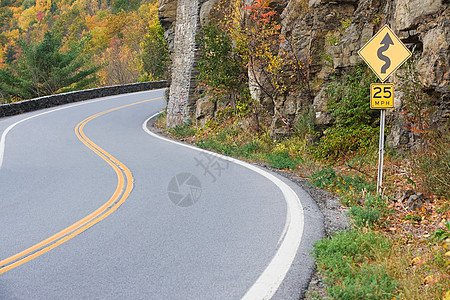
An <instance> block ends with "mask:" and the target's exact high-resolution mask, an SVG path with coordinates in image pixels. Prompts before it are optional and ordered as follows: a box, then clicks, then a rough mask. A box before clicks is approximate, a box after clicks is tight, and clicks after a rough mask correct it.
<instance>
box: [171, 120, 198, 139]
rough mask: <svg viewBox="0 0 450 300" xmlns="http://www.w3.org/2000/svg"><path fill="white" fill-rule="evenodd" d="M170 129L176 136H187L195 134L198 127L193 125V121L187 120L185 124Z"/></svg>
mask: <svg viewBox="0 0 450 300" xmlns="http://www.w3.org/2000/svg"><path fill="white" fill-rule="evenodd" d="M168 131H169V133H170V134H172V135H173V136H174V137H176V138H186V137H189V136H193V135H195V133H196V132H197V129H196V128H195V127H194V126H193V125H192V122H186V123H184V124H183V125H178V126H176V127H174V128H172V129H169V130H168Z"/></svg>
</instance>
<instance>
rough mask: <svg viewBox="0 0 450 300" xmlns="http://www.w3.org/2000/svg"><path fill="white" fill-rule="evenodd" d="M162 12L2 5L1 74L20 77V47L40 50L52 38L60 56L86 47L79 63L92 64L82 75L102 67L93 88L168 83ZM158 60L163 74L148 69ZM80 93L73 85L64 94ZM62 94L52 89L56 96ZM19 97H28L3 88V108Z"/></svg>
mask: <svg viewBox="0 0 450 300" xmlns="http://www.w3.org/2000/svg"><path fill="white" fill-rule="evenodd" d="M158 7H159V3H158V1H157V0H133V1H123V0H75V1H73V0H72V1H71V0H56V1H55V0H52V1H51V0H37V1H33V0H24V1H18V0H2V1H1V2H0V28H1V30H0V32H1V33H0V69H2V70H5V71H6V70H9V71H11V72H13V73H14V76H16V77H17V76H18V77H20V74H19V73H18V72H15V71H14V70H17V69H18V67H19V63H20V61H21V57H22V56H23V50H22V48H23V47H22V46H21V43H22V45H23V44H26V45H30V46H31V45H36V44H39V43H40V42H42V41H43V40H44V37H45V35H46V34H47V33H51V34H52V35H53V36H55V37H60V43H59V44H58V46H59V48H58V49H57V51H56V53H59V54H60V55H65V53H69V52H70V51H71V49H72V50H73V49H75V48H76V47H78V45H79V44H80V41H84V42H83V47H82V48H81V49H78V50H79V53H78V56H79V59H80V60H83V59H82V58H87V59H86V60H84V64H83V65H82V66H80V68H79V71H87V70H91V69H92V68H95V67H96V66H101V67H102V68H101V69H98V70H96V72H95V73H96V75H97V76H96V80H91V81H90V83H89V87H95V86H105V85H114V84H124V83H131V82H137V81H147V80H159V79H164V78H166V76H167V66H168V55H167V54H166V53H167V44H166V43H165V40H164V37H163V32H162V29H161V28H160V25H159V21H158V18H157V11H158ZM155 48H157V49H158V51H159V52H158V53H155V51H154V49H155ZM78 50H77V51H78ZM155 54H158V55H160V54H162V56H161V55H160V57H162V58H163V60H164V61H159V62H158V66H159V67H158V68H152V66H151V64H150V65H149V61H153V59H154V56H152V55H155ZM75 74H76V73H73V74H71V75H72V76H75ZM78 87H79V86H78ZM78 87H77V86H75V83H71V84H70V85H69V86H66V87H62V88H64V89H69V90H70V89H75V88H78ZM62 90H63V89H57V90H54V89H52V90H51V92H52V93H53V92H60V91H62ZM49 92H50V91H49ZM18 96H19V98H23V97H29V96H25V94H23V93H22V94H21V95H18V94H14V93H12V89H5V88H0V102H8V101H11V100H12V99H17V97H18ZM33 96H34V95H33Z"/></svg>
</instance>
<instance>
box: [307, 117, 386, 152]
mask: <svg viewBox="0 0 450 300" xmlns="http://www.w3.org/2000/svg"><path fill="white" fill-rule="evenodd" d="M378 132H379V129H378V128H375V127H372V126H370V125H367V124H362V125H352V126H348V127H347V126H333V127H330V128H328V129H326V130H325V131H324V135H323V136H322V138H321V141H320V143H319V144H318V145H317V146H316V147H315V148H314V149H313V151H314V152H313V155H314V157H315V158H317V159H319V160H335V159H338V158H340V157H344V156H348V155H351V154H353V153H357V152H358V151H360V150H361V149H369V148H371V149H373V151H376V143H377V140H378V136H379V134H378Z"/></svg>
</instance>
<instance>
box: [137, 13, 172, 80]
mask: <svg viewBox="0 0 450 300" xmlns="http://www.w3.org/2000/svg"><path fill="white" fill-rule="evenodd" d="M141 47H142V54H141V59H142V64H143V71H144V72H145V74H146V77H148V79H149V80H161V79H167V77H168V70H169V63H170V59H169V50H168V46H167V42H166V40H165V38H164V30H163V28H162V27H161V25H160V24H159V21H158V20H157V18H155V21H154V22H153V24H151V25H150V26H149V28H148V33H147V35H146V36H145V37H144V41H143V42H142V44H141Z"/></svg>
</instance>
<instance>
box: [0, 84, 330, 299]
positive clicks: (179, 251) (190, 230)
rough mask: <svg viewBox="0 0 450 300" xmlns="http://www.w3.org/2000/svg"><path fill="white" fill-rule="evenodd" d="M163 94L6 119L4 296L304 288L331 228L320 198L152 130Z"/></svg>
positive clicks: (0, 154) (0, 168) (208, 295)
mask: <svg viewBox="0 0 450 300" xmlns="http://www.w3.org/2000/svg"><path fill="white" fill-rule="evenodd" d="M163 94H164V90H156V91H149V92H142V93H135V94H129V95H122V96H114V97H107V98H101V99H96V100H91V101H85V102H82V103H77V104H72V105H66V106H61V107H58V108H56V110H55V108H54V109H48V110H43V111H38V112H33V113H29V114H23V115H20V116H15V117H9V118H3V119H0V135H1V134H3V139H2V140H0V224H1V229H0V260H2V262H3V263H0V299H241V298H243V297H245V298H246V299H263V298H270V297H272V296H273V299H298V297H299V296H301V295H302V293H303V290H304V288H305V287H306V286H307V283H308V279H309V275H310V272H311V270H312V265H313V263H312V259H311V258H310V256H309V252H310V251H311V244H312V242H313V241H315V240H317V239H320V238H321V235H322V219H321V215H320V213H319V212H318V210H317V207H316V206H315V204H314V203H313V201H312V200H311V198H309V196H308V195H307V194H306V193H305V192H304V191H303V190H301V189H300V188H298V187H297V186H296V185H294V184H292V183H291V182H289V181H287V180H285V179H284V178H281V177H279V176H278V175H273V174H269V173H268V172H266V171H262V170H261V169H259V168H256V167H250V168H249V166H247V165H246V164H243V163H239V162H238V161H235V160H227V159H225V158H220V157H216V156H211V155H210V154H208V153H205V152H201V151H199V150H196V149H192V148H187V147H184V146H181V145H178V144H175V143H173V142H170V141H167V140H163V139H161V138H158V137H155V136H152V135H150V134H149V132H146V130H143V128H142V127H143V126H142V125H143V124H144V123H145V122H146V120H147V119H148V117H149V116H150V115H152V114H154V113H156V112H158V111H160V110H161V109H162V108H163V107H164V105H165V101H164V100H163V99H162V97H163ZM149 99H155V100H152V101H145V100H149ZM136 103H137V104H136ZM99 113H102V114H99ZM91 116H92V117H91ZM83 120H85V122H83ZM144 129H145V126H144ZM2 142H3V146H4V147H3V146H2ZM251 168H253V170H252V169H251ZM185 179H189V180H188V181H187V182H184V180H185ZM178 187H179V189H178V191H177V188H178ZM280 188H281V189H280ZM293 192H295V193H293ZM290 193H291V194H290ZM185 195H190V196H188V197H186V198H184V196H185ZM295 199H297V200H298V199H300V200H301V204H300V203H296V202H295V201H296V200H295ZM105 203H106V204H105ZM93 213H94V214H93ZM86 217H87V218H86ZM80 220H81V221H80ZM73 224H75V225H73ZM71 226H72V227H71ZM58 233H61V234H59V235H58ZM55 235H56V236H55ZM299 237H301V240H300V239H299ZM48 238H50V239H49V240H47V241H45V240H46V239H48ZM42 241H45V242H42ZM34 245H37V246H36V247H35V248H30V247H33V246H34ZM26 249H30V250H29V251H25V252H22V251H24V250H26ZM292 251H294V252H292ZM21 252H22V254H19V255H17V254H18V253H21ZM15 255H16V256H15ZM291 256H292V257H291ZM9 258H11V259H9Z"/></svg>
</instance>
